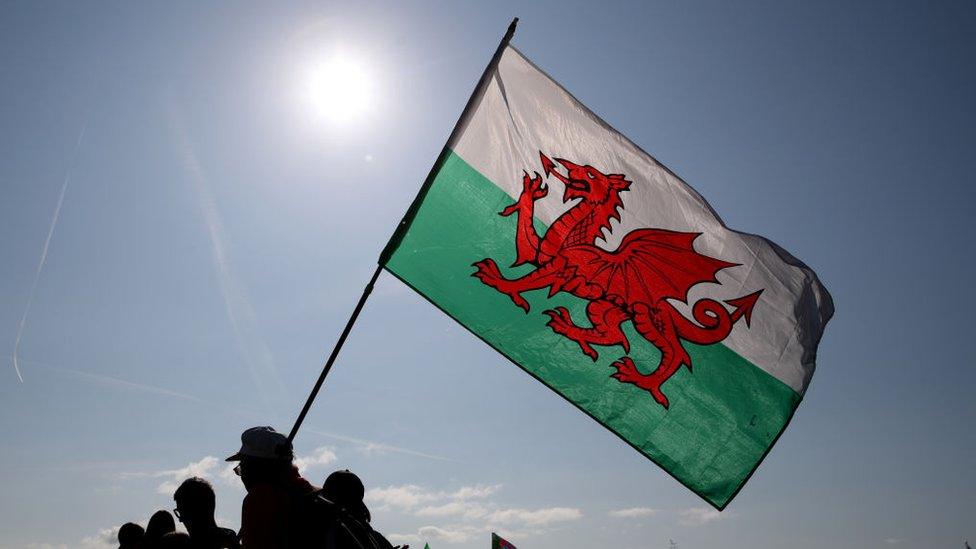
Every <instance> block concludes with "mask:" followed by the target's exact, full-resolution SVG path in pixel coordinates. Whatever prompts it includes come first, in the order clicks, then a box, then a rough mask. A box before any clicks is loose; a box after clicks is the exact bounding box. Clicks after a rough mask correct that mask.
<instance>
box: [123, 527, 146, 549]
mask: <svg viewBox="0 0 976 549" xmlns="http://www.w3.org/2000/svg"><path fill="white" fill-rule="evenodd" d="M145 535H146V531H145V530H143V528H142V526H139V525H138V524H136V523H134V522H127V523H125V524H123V525H122V527H121V528H119V548H120V549H130V548H133V547H138V546H139V544H140V543H142V537H143V536H145Z"/></svg>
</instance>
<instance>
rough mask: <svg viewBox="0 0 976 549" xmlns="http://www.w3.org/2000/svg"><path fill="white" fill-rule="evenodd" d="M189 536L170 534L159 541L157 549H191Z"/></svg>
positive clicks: (178, 533) (176, 533)
mask: <svg viewBox="0 0 976 549" xmlns="http://www.w3.org/2000/svg"><path fill="white" fill-rule="evenodd" d="M192 548H193V542H192V541H190V536H189V535H187V534H184V533H183V532H170V533H168V534H166V535H165V536H163V537H162V539H160V540H159V549H192Z"/></svg>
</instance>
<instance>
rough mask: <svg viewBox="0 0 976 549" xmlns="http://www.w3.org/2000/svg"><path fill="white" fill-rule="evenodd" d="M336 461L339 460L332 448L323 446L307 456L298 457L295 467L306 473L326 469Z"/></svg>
mask: <svg viewBox="0 0 976 549" xmlns="http://www.w3.org/2000/svg"><path fill="white" fill-rule="evenodd" d="M336 459H338V458H337V457H336V454H335V452H334V451H333V450H332V448H328V447H325V446H323V447H321V448H316V449H315V451H314V452H312V453H311V454H309V455H307V456H303V457H296V458H295V466H296V467H298V470H299V471H300V472H302V473H305V472H306V471H308V470H310V469H314V468H318V467H325V466H326V465H329V464H331V463H335V461H336Z"/></svg>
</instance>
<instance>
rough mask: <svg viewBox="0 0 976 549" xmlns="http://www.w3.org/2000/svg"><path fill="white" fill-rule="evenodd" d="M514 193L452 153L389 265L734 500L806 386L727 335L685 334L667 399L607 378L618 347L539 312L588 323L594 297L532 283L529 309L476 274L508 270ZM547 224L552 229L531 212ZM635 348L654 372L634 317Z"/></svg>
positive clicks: (626, 433) (639, 444) (698, 482)
mask: <svg viewBox="0 0 976 549" xmlns="http://www.w3.org/2000/svg"><path fill="white" fill-rule="evenodd" d="M512 202H514V200H513V199H512V198H511V197H509V196H508V195H507V194H505V193H504V192H503V191H502V190H500V189H499V188H498V187H497V186H496V185H494V184H493V183H492V182H491V181H489V180H488V179H486V178H485V177H484V176H482V175H481V174H480V173H478V172H477V171H476V170H474V169H473V168H471V167H470V166H469V165H468V164H467V163H466V162H465V161H464V160H463V159H461V158H460V157H459V156H457V155H456V154H454V153H448V156H447V158H446V160H445V161H444V163H443V164H442V166H441V169H440V171H439V172H438V174H437V176H436V178H435V179H434V181H433V183H432V185H431V187H430V189H429V191H428V193H427V195H426V197H425V199H424V202H423V204H422V205H421V206H420V209H419V210H418V212H417V215H416V217H415V218H414V220H413V222H412V224H411V226H410V228H409V229H408V231H407V232H406V234H405V235H403V239H402V240H401V241H400V243H399V246H398V247H397V248H396V250H395V251H394V252H393V254H392V256H391V257H390V259H389V260H388V262H387V263H386V265H385V267H386V269H387V270H389V271H390V272H391V273H393V274H394V275H395V276H397V277H398V278H400V279H401V280H403V281H404V282H405V283H407V284H408V285H410V286H411V287H412V288H414V289H415V290H416V291H417V292H419V293H420V294H421V295H423V296H424V297H426V298H427V299H428V300H430V301H431V302H432V303H433V304H434V305H436V306H437V307H438V308H440V309H441V310H443V311H444V312H445V313H447V314H448V315H450V316H451V317H452V318H454V319H455V320H457V321H458V322H460V323H461V324H462V325H464V326H465V327H466V328H468V329H469V330H470V331H471V332H473V333H474V334H475V335H477V336H478V337H479V338H481V339H482V340H484V341H485V342H486V343H488V344H489V345H491V346H492V347H493V348H495V349H496V350H498V351H499V352H500V353H502V354H503V355H505V356H506V357H508V358H509V359H510V360H511V361H513V362H514V363H515V364H517V365H518V366H520V367H521V368H522V369H523V370H525V371H526V372H528V373H529V374H531V375H532V376H533V377H535V378H536V379H538V380H539V381H541V382H542V383H544V384H545V385H547V386H548V387H549V388H551V389H552V390H554V391H556V392H557V393H559V394H560V395H562V396H563V397H564V398H566V399H567V400H569V401H570V402H572V403H573V404H575V405H576V406H577V407H579V408H580V409H581V410H583V411H584V412H585V413H586V414H588V415H590V416H591V417H593V418H594V419H595V420H596V421H598V422H600V423H601V424H602V425H604V426H605V427H607V428H608V429H610V430H611V431H613V432H614V433H616V434H617V435H618V436H620V437H621V438H622V439H623V440H624V441H626V442H627V443H628V444H630V445H631V446H633V447H634V448H635V449H637V450H638V451H640V452H641V453H643V454H644V455H645V456H647V457H648V458H650V459H651V460H652V461H654V462H655V463H657V464H658V465H660V466H661V467H662V468H664V469H665V470H666V471H668V472H669V473H670V474H671V475H673V476H674V477H675V478H676V479H677V480H679V481H680V482H681V483H683V484H684V485H686V486H687V487H688V488H690V489H691V490H693V491H694V492H695V493H697V494H699V495H700V496H702V497H703V498H705V499H706V500H707V501H709V502H710V503H711V504H712V505H714V506H716V507H717V508H719V509H721V508H723V507H724V506H725V505H726V504H727V503H728V501H730V500H731V499H732V497H733V496H734V495H735V493H736V492H737V491H738V490H739V488H740V487H741V486H742V485H743V484H744V483H745V481H746V480H747V479H748V477H749V475H750V474H751V473H752V472H753V471H754V470H755V468H756V467H757V466H758V465H759V463H760V461H762V458H763V457H764V456H765V454H766V452H767V451H768V449H769V448H770V447H771V446H772V444H773V442H775V440H776V437H777V436H779V434H780V433H781V432H782V430H783V429H784V428H785V427H786V424H787V423H788V422H789V419H790V417H791V415H792V413H793V411H794V410H795V408H796V406H797V405H798V404H799V402H800V396H799V395H798V394H797V393H796V392H795V391H793V390H792V389H790V388H789V387H788V386H786V385H785V384H784V383H782V382H780V381H779V380H777V379H775V378H774V377H772V376H771V375H769V374H768V373H766V372H765V371H763V370H761V369H760V368H758V367H756V366H754V365H753V364H751V363H750V362H748V361H747V360H745V359H744V358H742V357H741V356H739V355H738V354H736V353H735V352H733V351H731V350H729V349H728V348H727V347H724V346H722V345H720V344H716V345H710V346H698V345H693V344H690V343H687V342H686V343H685V346H686V348H687V350H688V352H689V354H690V355H691V358H692V363H693V364H694V373H692V372H691V371H689V370H688V369H687V368H682V369H681V370H679V371H678V373H676V374H675V375H674V376H672V378H671V379H670V380H669V381H668V382H667V383H665V385H664V388H663V389H664V391H665V393H666V394H667V396H668V398H669V399H670V401H671V406H670V408H669V409H667V410H666V409H664V408H662V407H661V406H660V405H659V404H658V403H656V402H655V401H654V400H653V399H652V398H651V396H650V394H648V393H647V392H645V391H643V390H640V389H638V388H636V387H634V386H633V385H627V384H623V383H620V382H619V381H617V380H615V379H611V378H610V374H611V373H613V372H614V371H615V370H614V369H613V368H611V367H610V363H611V362H613V361H614V360H616V359H618V358H620V357H621V356H623V354H624V353H623V350H622V349H621V348H620V347H619V346H618V347H595V348H596V350H597V351H598V352H599V353H600V357H599V359H598V360H597V361H596V362H593V361H592V360H590V359H589V358H588V357H586V356H585V355H583V354H582V353H581V352H580V349H579V347H578V346H577V345H576V343H574V342H572V341H569V340H568V339H566V338H564V337H562V336H559V335H556V334H554V333H553V332H552V331H551V330H550V329H549V328H548V327H547V326H546V322H547V321H548V317H547V316H545V315H543V314H542V311H544V310H547V309H554V308H555V307H557V306H563V307H566V308H567V309H569V311H570V312H571V314H572V316H573V318H574V319H575V320H576V321H577V323H584V324H585V323H586V314H585V308H586V305H587V302H586V301H585V300H582V299H579V298H577V297H575V296H572V295H570V294H568V293H564V292H563V293H559V294H557V295H555V296H554V297H552V298H547V293H546V291H544V290H539V291H534V292H527V293H526V294H524V297H525V298H526V299H527V300H528V302H529V303H530V305H531V312H530V313H529V314H525V313H524V312H523V311H522V310H521V309H519V308H518V307H516V306H515V305H514V304H513V303H512V302H511V300H509V298H508V297H506V296H504V295H502V294H501V293H499V292H497V291H495V290H494V289H492V288H490V287H488V286H486V285H484V284H482V283H481V282H479V281H478V280H477V279H475V278H472V277H471V276H470V275H471V273H473V272H474V270H475V269H474V267H472V266H471V264H472V263H474V262H476V261H479V260H481V259H484V258H486V257H491V258H494V259H496V260H497V261H498V264H499V266H500V267H501V268H502V271H503V273H504V274H505V276H506V277H509V278H513V277H516V276H521V275H524V274H526V273H527V272H529V271H531V270H532V268H533V267H532V266H529V265H523V266H521V267H518V268H511V269H507V268H506V267H505V266H504V265H508V264H510V263H511V262H512V261H514V259H515V244H514V241H515V228H516V226H515V217H514V216H512V217H501V216H499V215H498V212H500V211H501V210H502V209H503V208H504V207H505V206H507V205H509V204H511V203H512ZM536 225H537V229H538V231H539V233H540V234H543V233H544V229H545V227H544V226H543V225H542V224H541V223H538V220H537V222H536ZM624 328H625V333H626V334H627V337H628V339H629V340H630V342H631V345H632V348H631V351H630V353H629V356H630V357H632V358H633V359H634V361H635V362H636V363H637V364H638V367H639V368H641V369H642V371H643V372H645V373H649V372H650V371H651V370H652V369H653V368H654V367H655V366H656V365H657V364H658V360H659V358H660V353H659V351H658V350H657V348H656V347H654V346H653V345H651V344H650V343H648V342H647V341H646V340H644V339H643V337H642V336H640V335H639V334H638V333H637V332H636V331H635V330H634V328H633V326H632V324H631V323H630V322H627V323H626V324H625V326H624Z"/></svg>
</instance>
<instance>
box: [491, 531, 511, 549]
mask: <svg viewBox="0 0 976 549" xmlns="http://www.w3.org/2000/svg"><path fill="white" fill-rule="evenodd" d="M491 549H516V548H515V546H514V545H512V544H511V543H509V542H507V541H505V540H504V539H502V537H501V536H499V535H498V534H496V533H494V532H492V533H491Z"/></svg>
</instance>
